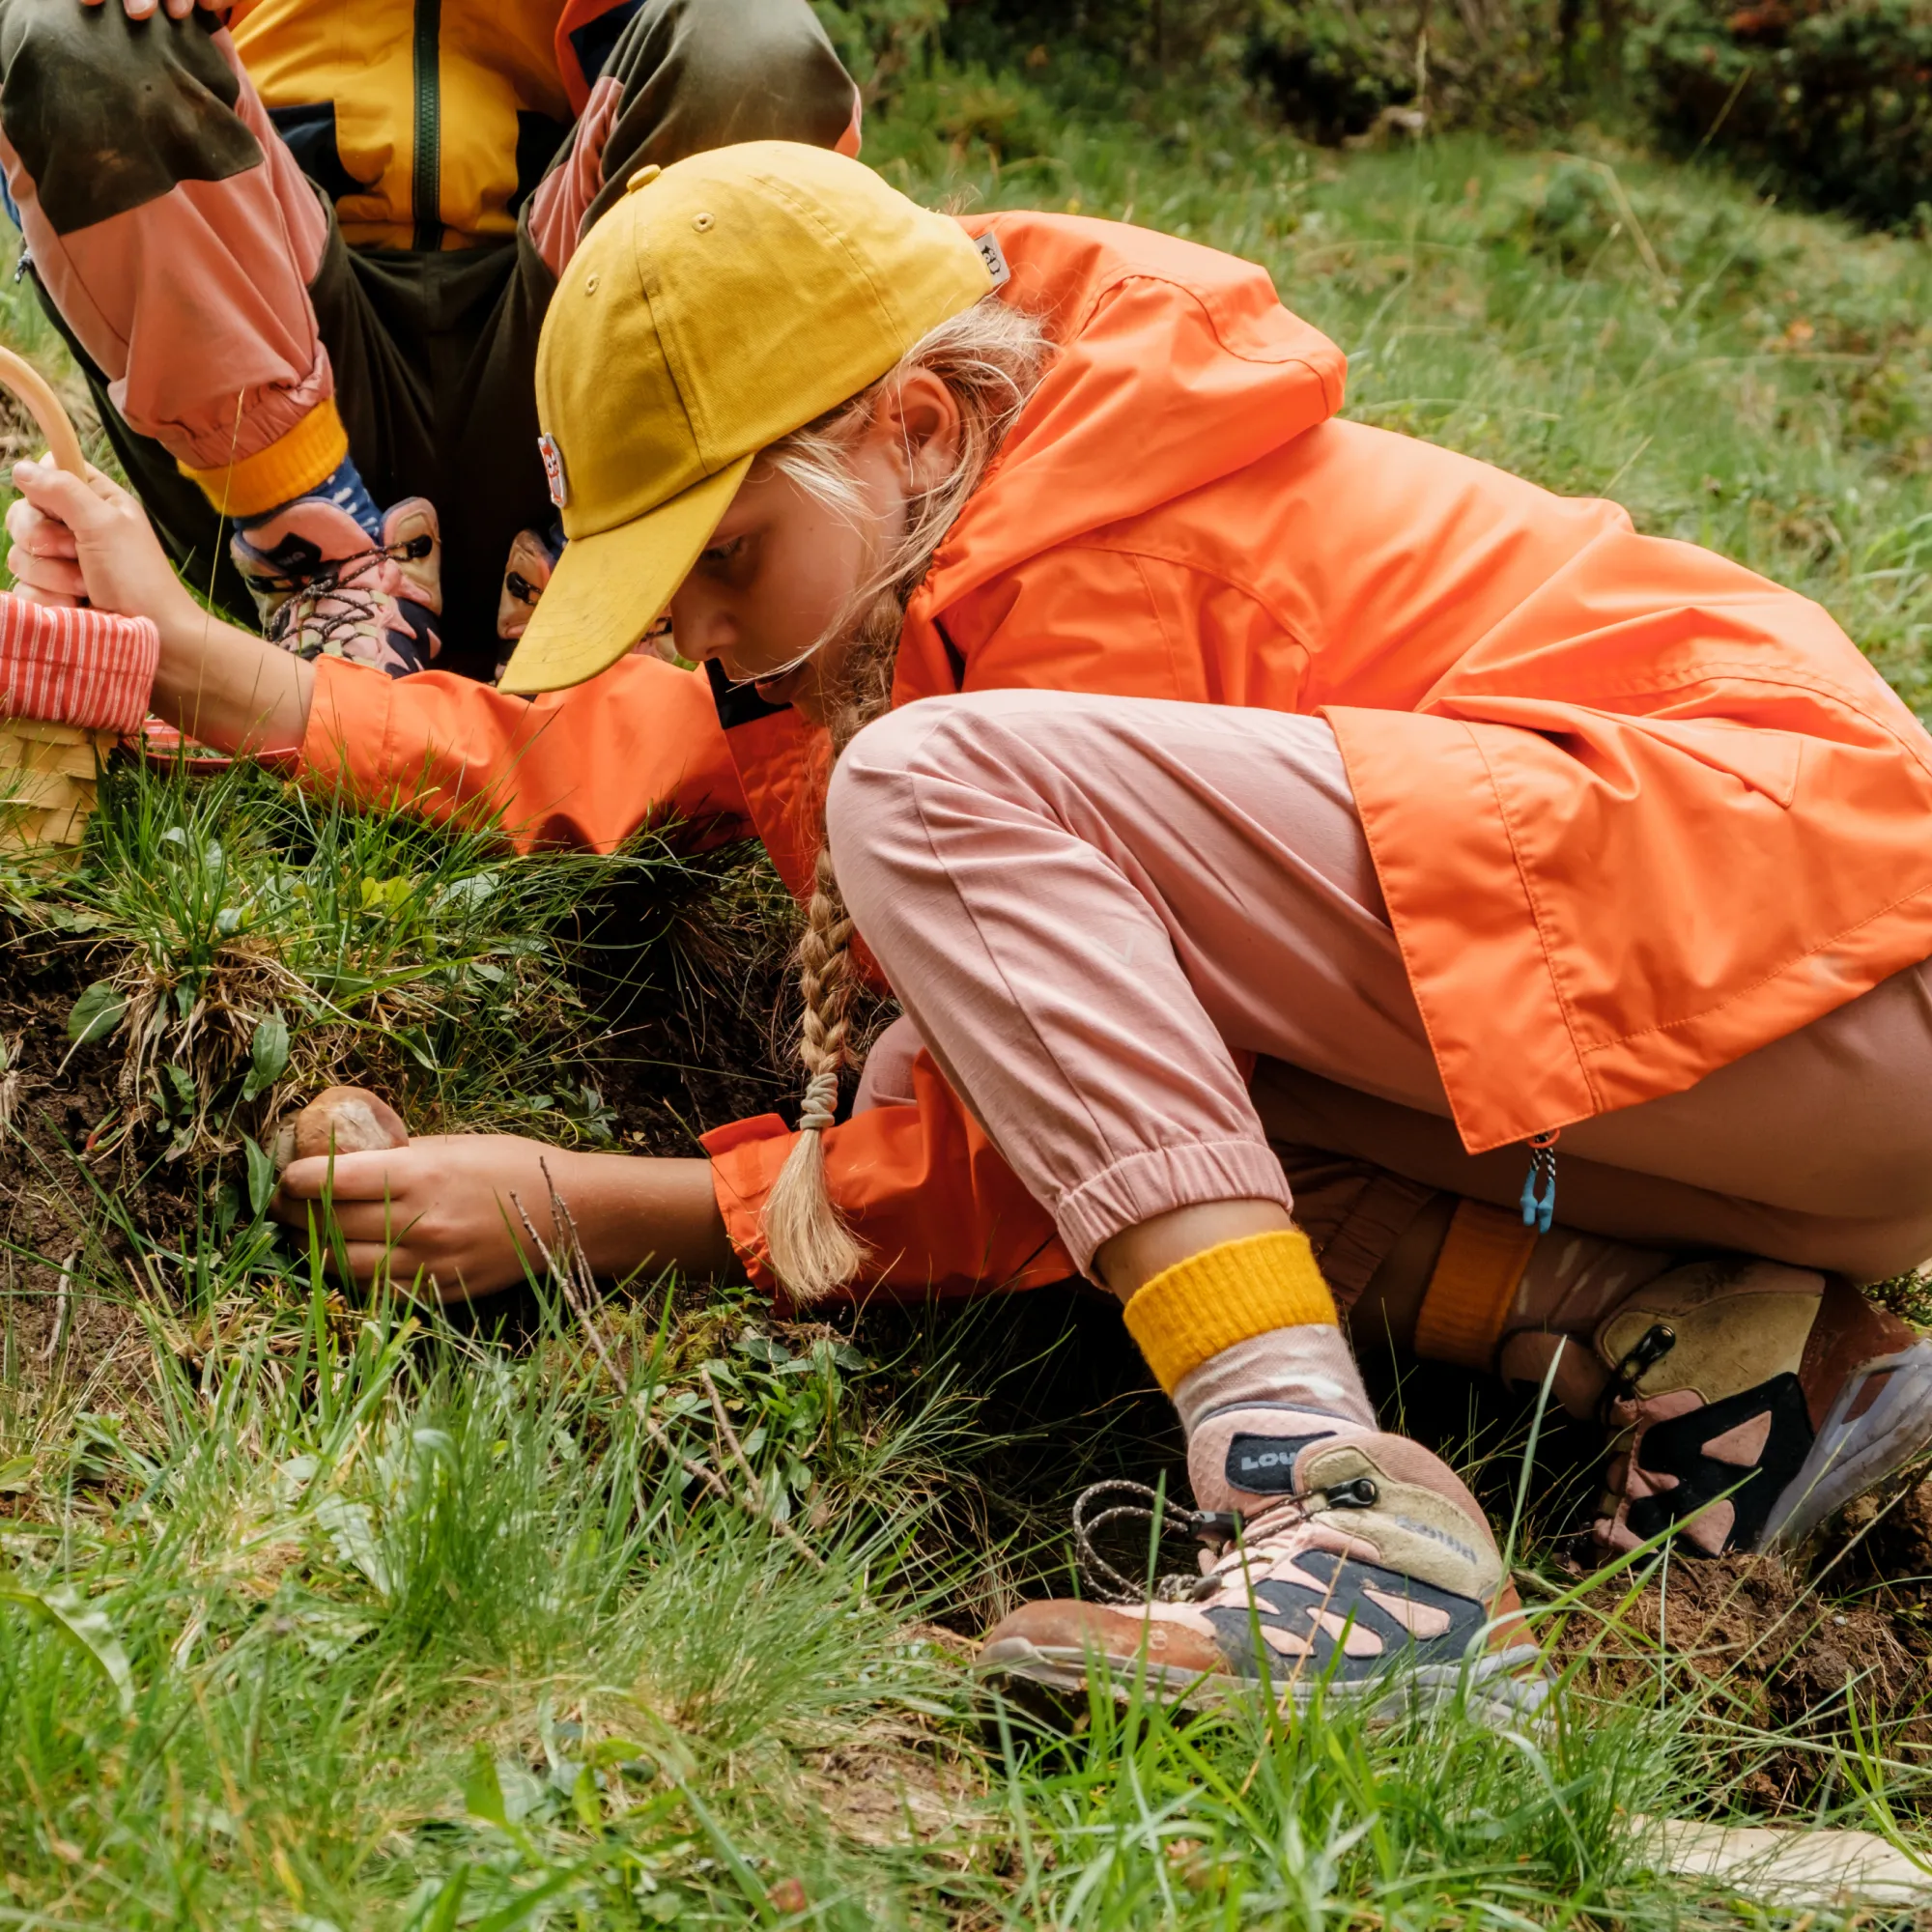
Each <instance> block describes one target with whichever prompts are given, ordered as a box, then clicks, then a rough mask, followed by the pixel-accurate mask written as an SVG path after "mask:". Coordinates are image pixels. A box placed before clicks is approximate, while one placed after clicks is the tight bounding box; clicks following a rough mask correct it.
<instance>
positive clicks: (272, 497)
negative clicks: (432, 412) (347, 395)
mask: <svg viewBox="0 0 1932 1932" xmlns="http://www.w3.org/2000/svg"><path fill="white" fill-rule="evenodd" d="M348 454H349V432H348V431H347V430H345V429H344V428H343V427H342V417H341V416H340V415H339V414H338V413H337V412H336V408H335V404H334V401H333V400H332V399H331V400H329V401H327V402H321V403H318V404H316V406H315V408H314V409H312V410H311V411H309V412H308V414H307V415H305V416H303V417H302V419H301V421H300V422H298V423H297V424H296V426H295V428H294V429H292V430H290V431H289V432H288V433H287V435H285V436H278V437H277V438H276V439H275V440H274V441H273V442H271V443H270V445H269V446H268V448H267V449H258V450H257V451H256V452H255V453H254V455H253V456H244V457H243V458H242V459H241V462H240V463H224V464H223V465H222V466H221V467H220V469H190V468H189V467H188V466H187V465H186V464H185V463H184V464H183V465H182V466H181V473H182V474H183V475H184V476H185V477H188V478H189V479H190V480H191V481H193V482H196V483H199V484H200V485H201V488H202V493H203V495H205V496H206V497H207V498H208V500H209V501H210V502H211V503H213V505H214V507H215V508H216V509H217V510H218V511H220V513H221V514H222V515H223V516H225V517H259V516H261V515H262V514H263V512H264V511H267V510H272V509H275V508H276V507H277V506H278V505H280V504H283V503H286V502H289V501H291V500H292V499H293V498H295V497H300V496H304V495H306V494H307V493H308V492H309V491H311V490H313V489H314V488H315V487H316V486H317V485H318V484H320V483H325V482H327V480H328V478H329V477H330V476H332V475H334V473H335V472H336V470H337V469H340V468H341V467H342V461H343V458H344V457H346V456H347V455H348Z"/></svg>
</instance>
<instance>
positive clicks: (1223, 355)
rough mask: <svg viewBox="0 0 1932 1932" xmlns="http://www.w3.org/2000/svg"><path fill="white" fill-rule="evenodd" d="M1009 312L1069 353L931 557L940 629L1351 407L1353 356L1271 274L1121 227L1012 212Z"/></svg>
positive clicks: (930, 589)
mask: <svg viewBox="0 0 1932 1932" xmlns="http://www.w3.org/2000/svg"><path fill="white" fill-rule="evenodd" d="M964 225H965V227H966V229H967V231H968V232H969V233H970V234H972V235H974V236H976V237H977V236H979V235H981V234H984V233H985V232H987V231H988V230H990V231H991V232H992V233H993V234H994V235H996V236H997V237H998V240H999V242H1000V246H1001V249H1002V250H1003V252H1004V253H1005V255H1006V257H1007V261H1008V264H1009V267H1010V268H1011V270H1012V279H1011V281H1010V282H1009V284H1008V287H1007V291H1006V298H1007V299H1008V300H1009V301H1011V302H1013V303H1015V304H1017V305H1018V306H1020V307H1022V308H1026V309H1029V310H1031V311H1032V312H1033V313H1035V314H1037V315H1038V316H1040V317H1041V318H1042V319H1043V320H1044V321H1045V322H1046V323H1047V325H1048V327H1049V328H1050V330H1051V332H1052V334H1053V336H1054V339H1055V341H1056V342H1057V343H1058V345H1059V353H1058V354H1057V355H1055V356H1054V359H1053V361H1052V362H1051V364H1050V365H1049V366H1048V369H1047V372H1046V375H1045V377H1044V379H1043V380H1042V381H1041V383H1040V385H1039V387H1038V389H1037V390H1036V391H1035V393H1034V396H1033V399H1032V401H1031V402H1030V403H1028V405H1027V407H1026V410H1025V411H1024V412H1023V413H1022V414H1021V416H1020V418H1019V420H1018V422H1017V423H1015V424H1014V426H1013V428H1012V430H1011V432H1010V433H1009V436H1008V438H1007V441H1006V445H1005V447H1004V448H1003V449H1002V451H1001V453H1000V458H999V461H998V462H997V464H996V465H995V466H994V468H993V469H992V470H991V472H990V473H989V474H988V476H987V478H986V480H985V481H984V482H983V483H982V484H981V485H980V488H979V489H978V490H977V491H976V492H975V493H974V495H973V497H972V498H971V500H970V501H969V502H968V503H967V505H966V508H965V510H964V511H963V512H962V513H961V515H960V517H959V520H958V522H957V523H955V524H954V525H953V526H952V531H951V532H950V533H949V534H948V536H947V539H946V541H945V543H944V544H943V545H941V547H940V549H939V551H938V554H936V555H935V556H934V558H933V564H932V568H931V570H930V571H929V572H928V573H927V575H926V580H925V582H924V583H923V585H922V586H921V589H920V591H919V593H918V595H917V596H916V597H915V598H914V599H913V602H912V606H911V608H910V610H909V611H908V617H909V619H911V620H912V621H913V622H914V623H915V624H921V625H922V627H923V623H930V622H931V620H932V619H933V618H934V617H936V616H938V615H939V614H941V613H943V612H944V611H945V610H946V608H947V607H948V606H949V605H952V604H954V603H956V602H958V601H959V600H960V599H961V598H963V597H967V596H970V595H971V594H972V593H973V592H975V591H977V590H979V589H980V588H982V587H983V586H984V585H985V584H986V583H988V582H991V581H992V580H993V579H995V578H997V577H998V576H1000V575H1001V573H1002V572H1004V571H1007V570H1009V569H1011V568H1012V567H1013V566H1014V565H1015V564H1019V563H1023V562H1025V561H1026V560H1027V559H1028V558H1029V557H1032V556H1037V554H1039V553H1041V552H1042V551H1047V550H1051V549H1053V548H1054V547H1055V546H1057V545H1060V544H1065V543H1067V542H1070V541H1072V540H1074V539H1076V538H1079V537H1082V536H1085V535H1087V534H1089V533H1090V532H1092V531H1094V530H1098V529H1101V528H1104V527H1105V526H1108V525H1111V524H1118V523H1121V522H1122V521H1124V520H1125V519H1128V518H1131V517H1137V516H1140V515H1142V514H1144V513H1145V512H1147V511H1149V510H1151V509H1154V508H1155V507H1157V506H1158V505H1159V504H1161V503H1164V502H1169V501H1171V500H1172V499H1173V498H1175V497H1179V496H1182V495H1184V494H1185V493H1187V492H1188V491H1191V490H1196V489H1199V488H1200V487H1201V486H1202V485H1204V484H1207V483H1211V482H1213V481H1215V480H1216V479H1217V478H1219V477H1222V476H1225V475H1228V474H1229V473H1231V472H1232V471H1234V470H1237V469H1244V468H1246V467H1247V466H1248V465H1249V464H1251V463H1253V462H1254V461H1255V460H1256V459H1257V458H1259V457H1262V456H1264V455H1265V454H1266V453H1267V452H1268V451H1269V450H1271V449H1275V448H1277V447H1279V446H1280V445H1281V444H1282V443H1284V442H1288V441H1290V440H1293V438H1295V437H1298V436H1300V435H1302V434H1303V433H1304V432H1305V431H1307V430H1310V429H1313V428H1314V427H1315V426H1316V425H1317V424H1318V423H1321V422H1324V421H1326V420H1327V418H1328V417H1330V416H1331V415H1333V414H1334V413H1335V412H1336V411H1337V410H1339V409H1340V408H1341V406H1342V391H1343V380H1344V377H1345V375H1346V372H1347V359H1346V358H1345V357H1344V355H1343V354H1342V352H1341V350H1339V349H1338V348H1337V347H1336V346H1335V345H1334V343H1332V342H1330V341H1329V340H1328V338H1327V337H1326V336H1325V335H1323V334H1322V333H1321V330H1320V329H1317V328H1314V327H1310V326H1309V325H1308V324H1307V323H1305V322H1303V321H1302V320H1301V319H1300V318H1299V317H1298V316H1295V315H1292V314H1290V312H1289V311H1288V310H1287V309H1285V308H1284V307H1282V305H1281V301H1280V298H1278V297H1277V296H1276V294H1275V291H1274V284H1273V283H1272V282H1271V281H1270V280H1269V279H1268V276H1267V273H1266V271H1265V270H1262V269H1258V268H1256V267H1255V266H1254V264H1253V263H1251V262H1243V261H1241V260H1239V259H1238V258H1237V257H1236V256H1233V255H1223V254H1220V253H1218V252H1217V251H1215V250H1213V249H1211V248H1203V247H1200V246H1198V245H1196V244H1195V243H1194V242H1191V241H1177V240H1175V238H1173V237H1172V236H1168V235H1156V234H1153V233H1151V231H1150V230H1147V229H1144V228H1132V227H1129V226H1127V225H1126V224H1125V223H1124V222H1118V221H1094V220H1088V219H1085V218H1083V217H1080V216H1077V215H1066V214H1030V213H1009V214H993V215H984V216H979V217H975V218H973V219H970V220H968V221H967V222H966V223H965V224H964Z"/></svg>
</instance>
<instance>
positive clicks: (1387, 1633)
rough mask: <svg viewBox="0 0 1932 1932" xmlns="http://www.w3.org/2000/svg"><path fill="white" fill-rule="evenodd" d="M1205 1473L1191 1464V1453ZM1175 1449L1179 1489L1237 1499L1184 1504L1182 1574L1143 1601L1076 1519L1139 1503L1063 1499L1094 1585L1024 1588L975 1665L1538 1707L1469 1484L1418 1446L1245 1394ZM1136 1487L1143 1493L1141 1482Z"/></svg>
mask: <svg viewBox="0 0 1932 1932" xmlns="http://www.w3.org/2000/svg"><path fill="white" fill-rule="evenodd" d="M1209 1461H1211V1462H1215V1463H1220V1464H1221V1465H1223V1466H1224V1467H1225V1471H1226V1475H1225V1478H1224V1479H1223V1480H1221V1481H1218V1482H1217V1481H1213V1480H1203V1477H1204V1473H1205V1472H1204V1470H1203V1467H1202V1465H1203V1463H1204V1462H1209ZM1188 1462H1189V1465H1190V1468H1191V1470H1192V1471H1193V1472H1194V1478H1195V1492H1196V1494H1197V1495H1203V1496H1206V1497H1208V1498H1211V1499H1213V1500H1217V1501H1219V1500H1226V1501H1230V1502H1232V1503H1234V1504H1235V1505H1236V1507H1235V1508H1234V1509H1232V1510H1230V1511H1226V1512H1222V1513H1219V1514H1202V1515H1198V1516H1194V1517H1190V1518H1183V1520H1182V1521H1181V1522H1180V1524H1179V1525H1178V1526H1179V1527H1182V1528H1186V1529H1188V1530H1190V1531H1192V1533H1194V1534H1195V1535H1197V1536H1198V1537H1200V1538H1201V1539H1202V1541H1203V1542H1204V1543H1206V1544H1208V1546H1209V1552H1208V1553H1206V1554H1204V1555H1203V1558H1202V1574H1201V1575H1200V1576H1199V1577H1168V1578H1163V1579H1162V1582H1161V1584H1160V1585H1159V1587H1158V1588H1157V1589H1156V1591H1155V1594H1154V1597H1153V1599H1152V1601H1150V1600H1149V1598H1148V1595H1147V1591H1146V1589H1145V1587H1144V1586H1136V1585H1135V1584H1134V1583H1133V1581H1132V1580H1131V1579H1130V1578H1129V1577H1125V1576H1122V1573H1121V1572H1120V1571H1118V1570H1116V1569H1114V1568H1113V1566H1112V1565H1110V1564H1108V1563H1106V1562H1105V1560H1104V1559H1103V1558H1100V1557H1099V1555H1098V1552H1097V1551H1096V1550H1095V1548H1094V1542H1093V1538H1094V1532H1095V1531H1096V1530H1098V1529H1101V1528H1103V1527H1104V1526H1105V1524H1106V1522H1107V1521H1108V1520H1110V1519H1113V1520H1117V1519H1119V1518H1121V1517H1122V1516H1129V1517H1145V1518H1151V1515H1152V1511H1151V1509H1149V1508H1147V1507H1146V1506H1145V1504H1144V1503H1127V1504H1124V1505H1122V1504H1119V1503H1116V1504H1114V1505H1113V1506H1112V1507H1107V1508H1102V1509H1100V1510H1099V1511H1098V1512H1097V1514H1096V1513H1094V1512H1093V1511H1092V1510H1091V1508H1090V1505H1091V1504H1092V1503H1094V1502H1098V1501H1100V1500H1102V1497H1103V1495H1105V1494H1108V1493H1113V1492H1120V1491H1122V1490H1134V1491H1138V1490H1139V1486H1138V1485H1133V1484H1126V1485H1120V1484H1104V1485H1101V1486H1100V1489H1099V1490H1098V1491H1090V1492H1088V1493H1087V1495H1085V1496H1083V1497H1082V1498H1081V1506H1080V1507H1078V1508H1076V1511H1075V1524H1074V1526H1075V1536H1076V1542H1077V1546H1078V1548H1079V1550H1080V1556H1081V1568H1082V1571H1083V1573H1084V1574H1085V1576H1086V1577H1087V1579H1088V1581H1089V1583H1090V1585H1091V1586H1092V1587H1093V1588H1094V1590H1095V1592H1096V1594H1098V1595H1100V1596H1102V1597H1104V1598H1106V1599H1108V1600H1109V1601H1107V1602H1101V1603H1096V1602H1087V1601H1079V1600H1072V1599H1067V1600H1058V1601H1051V1602H1046V1603H1038V1604H1029V1605H1025V1606H1024V1607H1023V1608H1021V1609H1019V1610H1016V1611H1014V1613H1013V1614H1012V1615H1011V1616H1009V1617H1008V1618H1006V1619H1005V1621H1004V1622H1002V1623H1001V1624H1000V1625H998V1627H997V1628H995V1629H994V1630H993V1631H992V1632H991V1633H990V1634H988V1636H987V1638H986V1641H985V1643H984V1645H983V1646H982V1648H981V1649H980V1659H979V1667H980V1670H981V1671H982V1672H985V1673H987V1674H989V1675H1000V1674H1004V1675H1011V1676H1017V1677H1020V1678H1023V1679H1026V1680H1028V1681H1030V1682H1032V1683H1036V1684H1042V1685H1046V1686H1048V1687H1050V1688H1052V1689H1055V1690H1081V1689H1084V1688H1085V1686H1086V1683H1087V1681H1088V1677H1089V1674H1090V1672H1093V1671H1094V1670H1096V1669H1097V1670H1099V1671H1100V1672H1101V1673H1102V1674H1103V1675H1104V1677H1106V1678H1107V1679H1110V1680H1111V1681H1112V1684H1113V1687H1114V1690H1115V1694H1116V1695H1124V1694H1125V1693H1126V1692H1127V1690H1129V1689H1130V1688H1131V1687H1132V1686H1134V1685H1136V1684H1142V1685H1145V1687H1146V1689H1147V1690H1149V1691H1150V1692H1151V1694H1152V1695H1154V1696H1155V1697H1157V1698H1159V1699H1160V1700H1161V1701H1162V1702H1164V1703H1182V1704H1187V1703H1203V1702H1208V1701H1212V1700H1213V1699H1214V1698H1215V1697H1217V1696H1222V1695H1225V1694H1227V1693H1228V1692H1229V1691H1231V1690H1236V1689H1239V1688H1243V1687H1246V1688H1252V1687H1254V1686H1257V1685H1259V1684H1262V1683H1264V1682H1265V1683H1266V1685H1267V1686H1268V1688H1269V1691H1270V1694H1272V1695H1273V1696H1274V1697H1275V1698H1276V1699H1277V1700H1278V1701H1279V1702H1281V1703H1282V1704H1284V1705H1293V1706H1296V1707H1297V1708H1298V1707H1302V1706H1305V1705H1307V1704H1308V1703H1310V1702H1311V1701H1312V1700H1313V1699H1315V1698H1316V1697H1317V1696H1322V1697H1326V1698H1330V1699H1344V1700H1347V1701H1350V1702H1365V1703H1367V1704H1368V1705H1369V1707H1370V1708H1371V1710H1372V1712H1373V1713H1374V1715H1376V1716H1378V1717H1392V1716H1397V1715H1400V1714H1401V1713H1403V1712H1405V1711H1407V1710H1412V1709H1416V1708H1424V1709H1427V1708H1434V1707H1435V1706H1437V1705H1444V1704H1450V1703H1453V1702H1454V1701H1455V1700H1456V1699H1457V1698H1459V1697H1462V1698H1466V1700H1467V1708H1468V1710H1469V1711H1470V1713H1471V1714H1472V1715H1474V1716H1478V1717H1480V1718H1482V1719H1484V1720H1485V1721H1487V1722H1492V1723H1499V1724H1520V1723H1521V1722H1523V1721H1524V1720H1525V1719H1536V1718H1538V1717H1539V1716H1541V1715H1542V1713H1543V1712H1544V1709H1545V1707H1546V1705H1547V1702H1548V1682H1547V1680H1546V1679H1545V1677H1544V1676H1543V1674H1542V1659H1541V1654H1540V1652H1539V1651H1538V1649H1537V1647H1536V1645H1535V1643H1534V1642H1533V1641H1532V1640H1531V1639H1530V1636H1529V1634H1528V1632H1527V1630H1526V1629H1525V1627H1524V1625H1523V1623H1522V1621H1521V1617H1520V1609H1521V1605H1520V1603H1519V1602H1518V1600H1517V1595H1516V1590H1515V1587H1514V1585H1512V1584H1510V1583H1509V1582H1508V1580H1507V1578H1506V1577H1504V1575H1503V1567H1502V1560H1501V1558H1500V1557H1499V1556H1498V1555H1497V1553H1496V1547H1495V1543H1494V1540H1493V1539H1492V1536H1491V1534H1490V1529H1489V1524H1488V1523H1487V1522H1486V1521H1485V1520H1484V1517H1483V1513H1482V1511H1481V1509H1480V1508H1479V1507H1478V1505H1477V1503H1476V1500H1475V1498H1474V1497H1473V1496H1471V1495H1470V1494H1469V1492H1468V1491H1467V1490H1465V1489H1464V1488H1463V1485H1462V1484H1461V1483H1460V1482H1458V1481H1457V1479H1456V1477H1455V1476H1454V1475H1453V1474H1451V1472H1450V1471H1449V1469H1448V1468H1447V1467H1445V1466H1444V1464H1443V1463H1440V1462H1438V1461H1437V1460H1436V1458H1435V1457H1434V1456H1432V1455H1430V1454H1429V1452H1428V1451H1427V1450H1426V1449H1423V1448H1422V1447H1420V1445H1418V1444H1416V1443H1413V1442H1410V1441H1407V1440H1406V1439H1405V1438H1404V1437H1402V1436H1399V1435H1380V1434H1378V1433H1376V1432H1373V1431H1370V1430H1366V1429H1362V1428H1358V1427H1356V1426H1355V1425H1353V1424H1350V1423H1347V1422H1342V1421H1339V1420H1337V1419H1336V1418H1335V1417H1332V1416H1323V1415H1317V1414H1313V1413H1310V1412H1308V1411H1305V1410H1285V1409H1282V1408H1279V1407H1244V1408H1241V1409H1238V1410H1233V1411H1228V1412H1226V1413H1224V1415H1222V1416H1218V1417H1210V1418H1209V1419H1208V1421H1207V1422H1206V1423H1205V1424H1204V1425H1203V1426H1202V1427H1201V1428H1200V1429H1199V1430H1197V1432H1196V1435H1195V1439H1194V1442H1193V1444H1192V1445H1190V1452H1189V1456H1188ZM1139 1494H1140V1495H1141V1496H1143V1497H1145V1498H1147V1500H1148V1501H1151V1492H1144V1491H1142V1492H1139Z"/></svg>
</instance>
